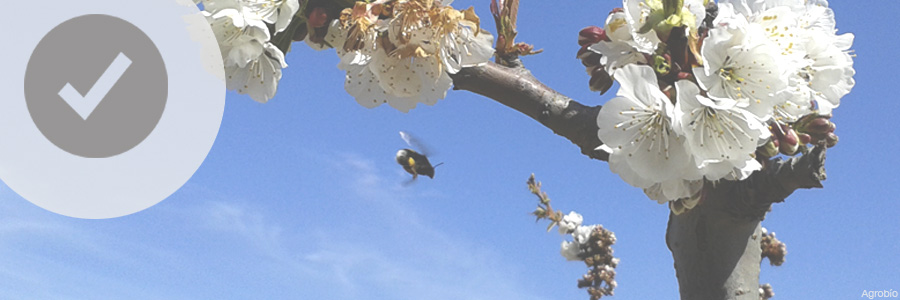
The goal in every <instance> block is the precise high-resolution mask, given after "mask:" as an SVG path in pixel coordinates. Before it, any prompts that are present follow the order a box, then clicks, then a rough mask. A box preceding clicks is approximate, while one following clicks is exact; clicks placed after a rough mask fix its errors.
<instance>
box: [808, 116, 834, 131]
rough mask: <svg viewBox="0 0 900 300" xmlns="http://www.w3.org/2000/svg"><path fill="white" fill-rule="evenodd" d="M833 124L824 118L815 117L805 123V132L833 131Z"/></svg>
mask: <svg viewBox="0 0 900 300" xmlns="http://www.w3.org/2000/svg"><path fill="white" fill-rule="evenodd" d="M835 128H836V127H835V125H834V123H832V122H831V121H829V120H828V119H825V118H815V119H813V120H812V121H810V122H809V124H807V125H806V130H805V131H806V132H808V133H820V134H821V133H828V132H834V130H835Z"/></svg>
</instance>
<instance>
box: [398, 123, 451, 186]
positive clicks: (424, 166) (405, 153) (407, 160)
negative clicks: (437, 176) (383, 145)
mask: <svg viewBox="0 0 900 300" xmlns="http://www.w3.org/2000/svg"><path fill="white" fill-rule="evenodd" d="M400 137H401V138H403V140H404V141H406V143H407V144H408V145H409V146H410V147H413V148H417V149H419V150H420V151H422V152H421V153H419V152H416V151H415V150H412V149H409V148H406V149H400V151H397V163H398V164H400V165H401V166H403V170H405V171H406V172H407V173H409V174H412V176H413V177H412V180H416V178H418V177H419V175H425V176H428V178H434V168H436V167H438V166H440V165H442V164H444V163H439V164H437V165H434V166H432V165H431V162H429V161H428V149H426V148H425V147H424V146H423V145H422V143H420V142H419V141H418V140H416V139H415V138H414V137H412V136H411V135H409V134H408V133H406V132H403V131H401V132H400Z"/></svg>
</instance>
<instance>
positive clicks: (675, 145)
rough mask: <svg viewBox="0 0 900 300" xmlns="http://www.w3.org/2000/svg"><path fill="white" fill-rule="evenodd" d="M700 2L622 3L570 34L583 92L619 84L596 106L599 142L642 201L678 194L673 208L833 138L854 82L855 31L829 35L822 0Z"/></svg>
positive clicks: (829, 16)
mask: <svg viewBox="0 0 900 300" xmlns="http://www.w3.org/2000/svg"><path fill="white" fill-rule="evenodd" d="M704 2H705V1H700V0H683V1H668V0H623V8H617V9H614V10H613V11H612V12H611V13H610V14H609V16H608V17H607V18H606V23H605V26H604V28H603V29H600V28H597V27H588V28H585V29H583V30H582V31H581V32H580V33H579V45H580V46H581V49H580V50H579V54H578V57H579V58H580V59H582V61H583V63H584V64H585V65H586V66H587V67H588V72H589V74H590V75H591V76H592V78H591V88H592V89H594V90H599V91H601V92H603V91H605V90H606V89H608V88H609V86H611V83H605V84H596V87H595V81H596V82H597V83H603V82H600V81H597V80H595V78H598V79H603V78H612V79H613V80H615V81H617V82H619V85H620V88H619V91H618V92H617V97H615V98H613V99H611V100H609V101H608V102H607V103H606V104H605V105H603V107H602V108H601V110H600V113H599V114H598V117H597V126H598V132H597V135H598V137H599V138H600V140H601V141H603V142H604V143H605V144H604V145H602V146H600V147H599V148H598V149H599V150H604V151H606V152H608V153H609V154H610V155H609V167H610V170H611V171H612V172H614V173H616V174H618V175H619V176H620V177H621V178H622V179H623V180H624V181H625V182H627V183H629V184H630V185H632V186H635V187H638V188H642V189H644V192H645V193H646V194H647V196H648V197H649V198H650V199H653V200H657V201H659V202H660V203H665V202H670V201H677V202H672V203H671V204H670V208H671V209H672V211H673V212H675V213H681V212H684V211H686V210H688V209H690V208H692V207H694V206H695V205H697V203H698V202H699V201H701V200H702V196H701V193H700V191H701V190H702V189H703V186H704V185H706V184H707V183H715V182H716V181H719V180H744V179H746V178H748V177H749V176H750V174H752V173H753V172H755V171H758V170H760V169H761V168H762V165H763V164H762V162H763V161H764V160H766V159H769V158H771V157H772V156H775V155H778V154H779V153H781V154H785V155H795V154H796V153H804V151H805V150H804V149H806V148H805V145H806V144H808V143H813V142H817V141H821V140H825V141H826V145H827V146H829V147H831V146H833V145H834V144H835V143H836V142H837V136H836V135H834V133H833V132H834V125H833V123H830V122H829V121H828V119H829V118H830V117H831V111H832V110H833V109H834V108H835V107H837V106H838V105H839V104H840V99H841V98H842V97H843V96H844V95H846V94H847V93H849V92H850V90H851V89H852V88H853V86H854V84H855V81H854V80H853V75H854V74H855V71H854V69H853V55H852V51H851V50H850V47H851V45H852V42H853V35H852V34H841V35H838V34H836V32H837V31H836V29H835V20H834V12H833V11H832V10H831V9H830V8H828V4H827V2H826V1H824V0H779V1H762V0H721V1H719V3H718V4H715V3H709V5H706V4H705V3H704ZM707 10H709V11H707ZM707 15H708V16H707ZM604 76H605V77H604ZM812 124H816V125H812Z"/></svg>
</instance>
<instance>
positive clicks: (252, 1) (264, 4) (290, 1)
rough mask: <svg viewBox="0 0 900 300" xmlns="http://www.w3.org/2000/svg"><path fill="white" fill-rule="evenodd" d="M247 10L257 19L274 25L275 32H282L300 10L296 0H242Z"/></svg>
mask: <svg viewBox="0 0 900 300" xmlns="http://www.w3.org/2000/svg"><path fill="white" fill-rule="evenodd" d="M244 1H246V5H247V8H248V9H249V10H250V11H252V12H253V13H256V14H258V15H259V18H260V19H262V20H263V21H265V22H266V23H269V24H274V25H275V32H282V31H284V29H286V28H287V26H288V24H290V23H291V20H292V19H293V18H294V15H295V14H296V13H297V10H299V9H300V2H299V1H298V0H244Z"/></svg>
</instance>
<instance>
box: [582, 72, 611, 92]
mask: <svg viewBox="0 0 900 300" xmlns="http://www.w3.org/2000/svg"><path fill="white" fill-rule="evenodd" d="M588 84H590V87H591V90H592V91H595V92H600V94H601V95H603V93H606V91H607V90H609V88H611V87H612V85H613V79H612V77H610V76H609V73H606V69H604V68H603V67H602V66H598V67H596V68H594V71H592V72H591V80H590V81H589V82H588Z"/></svg>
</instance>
